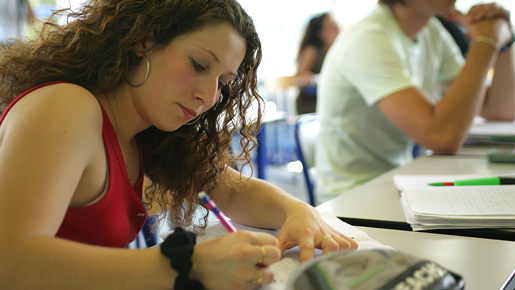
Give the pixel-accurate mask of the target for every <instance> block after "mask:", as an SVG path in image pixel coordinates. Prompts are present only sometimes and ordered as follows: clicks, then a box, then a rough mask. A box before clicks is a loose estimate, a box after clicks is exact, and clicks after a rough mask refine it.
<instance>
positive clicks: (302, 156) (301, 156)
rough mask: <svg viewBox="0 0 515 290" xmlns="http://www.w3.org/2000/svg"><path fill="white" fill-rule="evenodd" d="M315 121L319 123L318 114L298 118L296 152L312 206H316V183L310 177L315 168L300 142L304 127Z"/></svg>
mask: <svg viewBox="0 0 515 290" xmlns="http://www.w3.org/2000/svg"><path fill="white" fill-rule="evenodd" d="M313 121H318V115H317V114H316V113H311V114H303V115H299V116H298V117H297V121H296V122H295V134H294V135H295V144H296V146H295V149H296V150H295V151H296V152H297V158H299V161H300V162H301V163H302V174H303V176H304V181H305V182H306V188H307V192H308V199H309V204H311V205H312V206H315V205H316V202H315V193H314V183H313V181H312V180H311V177H310V176H309V168H310V167H312V166H313V164H308V162H307V160H306V157H305V154H304V153H303V149H302V144H301V140H300V129H301V127H302V126H303V125H305V124H308V123H311V122H313Z"/></svg>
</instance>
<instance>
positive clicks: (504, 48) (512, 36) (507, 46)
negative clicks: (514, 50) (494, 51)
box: [501, 31, 515, 52]
mask: <svg viewBox="0 0 515 290" xmlns="http://www.w3.org/2000/svg"><path fill="white" fill-rule="evenodd" d="M514 42H515V34H513V31H512V32H511V41H510V42H508V43H507V44H505V45H504V46H503V47H501V52H505V51H507V50H508V49H510V47H511V46H512V45H513V43H514Z"/></svg>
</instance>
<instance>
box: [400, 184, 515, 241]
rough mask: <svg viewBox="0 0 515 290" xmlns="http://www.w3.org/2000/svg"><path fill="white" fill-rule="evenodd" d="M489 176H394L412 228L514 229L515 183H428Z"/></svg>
mask: <svg viewBox="0 0 515 290" xmlns="http://www.w3.org/2000/svg"><path fill="white" fill-rule="evenodd" d="M485 177H492V175H395V176H394V184H395V186H396V187H397V189H399V191H400V192H401V205H402V208H403V211H404V216H405V218H406V220H407V221H408V223H410V225H411V227H412V229H413V230H414V231H420V230H432V229H469V228H502V229H508V228H515V185H470V186H431V185H430V184H431V183H446V182H454V181H456V180H467V179H477V178H485Z"/></svg>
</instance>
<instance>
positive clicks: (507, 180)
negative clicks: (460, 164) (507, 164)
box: [429, 176, 515, 186]
mask: <svg viewBox="0 0 515 290" xmlns="http://www.w3.org/2000/svg"><path fill="white" fill-rule="evenodd" d="M508 184H515V177H500V176H492V177H482V178H473V179H463V180H455V181H451V182H435V183H429V185H431V186H467V185H508Z"/></svg>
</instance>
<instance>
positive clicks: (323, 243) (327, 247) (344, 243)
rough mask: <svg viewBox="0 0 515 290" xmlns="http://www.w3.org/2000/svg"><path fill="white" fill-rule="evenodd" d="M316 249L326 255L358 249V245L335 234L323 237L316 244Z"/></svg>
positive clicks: (345, 237) (350, 239) (343, 236)
mask: <svg viewBox="0 0 515 290" xmlns="http://www.w3.org/2000/svg"><path fill="white" fill-rule="evenodd" d="M317 248H319V249H321V250H322V251H323V252H322V254H323V255H326V254H329V253H334V252H338V251H341V250H355V249H357V248H358V243H356V242H355V241H354V240H353V239H352V238H349V237H347V236H345V235H343V234H340V233H336V234H332V235H326V236H323V237H322V239H321V240H320V242H319V243H318V246H317Z"/></svg>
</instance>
